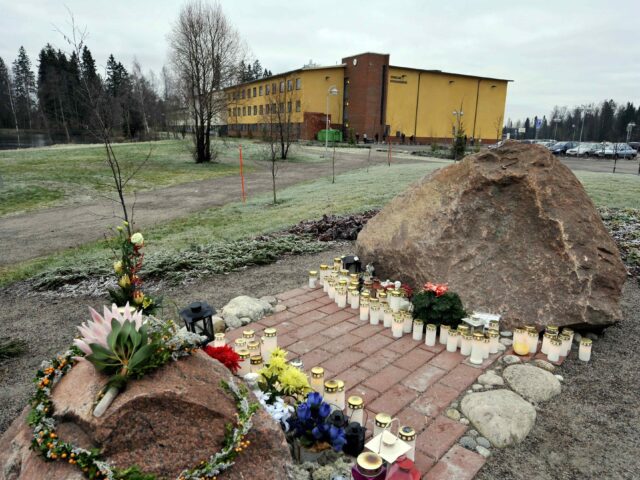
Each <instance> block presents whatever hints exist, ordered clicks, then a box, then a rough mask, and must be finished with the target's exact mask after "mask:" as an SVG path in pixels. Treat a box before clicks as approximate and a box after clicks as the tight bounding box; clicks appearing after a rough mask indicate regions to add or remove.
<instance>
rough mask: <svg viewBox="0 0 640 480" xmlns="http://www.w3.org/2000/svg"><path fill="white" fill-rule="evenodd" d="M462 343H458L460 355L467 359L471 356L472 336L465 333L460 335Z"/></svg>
mask: <svg viewBox="0 0 640 480" xmlns="http://www.w3.org/2000/svg"><path fill="white" fill-rule="evenodd" d="M461 337H462V341H461V342H460V354H461V355H464V356H465V357H468V356H469V355H471V347H472V345H473V335H471V334H470V333H465V334H464V335H461Z"/></svg>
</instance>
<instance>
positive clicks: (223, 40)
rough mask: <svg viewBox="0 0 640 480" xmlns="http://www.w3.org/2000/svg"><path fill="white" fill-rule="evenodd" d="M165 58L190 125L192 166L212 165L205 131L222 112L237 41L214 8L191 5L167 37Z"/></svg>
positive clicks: (238, 54) (194, 1) (197, 1)
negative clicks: (208, 163) (178, 84)
mask: <svg viewBox="0 0 640 480" xmlns="http://www.w3.org/2000/svg"><path fill="white" fill-rule="evenodd" d="M169 42H170V47H169V48H170V58H171V63H172V65H173V68H174V70H175V73H176V76H177V78H178V79H179V81H180V84H181V87H182V89H183V92H184V95H185V98H186V100H187V102H188V105H189V109H190V113H191V119H192V121H193V126H194V135H195V138H194V140H195V152H194V157H195V160H196V162H198V163H201V162H208V161H211V147H210V136H209V134H210V129H211V126H212V122H213V120H214V118H220V117H221V116H222V115H223V114H224V112H225V111H226V108H227V102H226V96H225V95H224V92H223V91H222V89H223V88H225V87H228V86H230V85H232V84H233V83H235V79H236V75H237V67H238V64H239V60H240V59H241V58H242V55H243V51H244V49H243V47H242V44H241V41H240V36H239V35H238V33H237V31H236V30H235V29H234V28H233V27H232V26H231V24H230V23H229V21H228V20H227V18H226V17H225V15H224V13H223V11H222V7H221V6H220V4H219V3H217V2H216V3H213V4H210V3H207V2H205V1H203V0H191V1H189V2H188V3H187V4H185V5H184V6H183V7H182V9H181V10H180V15H179V16H178V20H177V21H176V23H175V24H174V26H173V29H172V32H171V34H170V36H169Z"/></svg>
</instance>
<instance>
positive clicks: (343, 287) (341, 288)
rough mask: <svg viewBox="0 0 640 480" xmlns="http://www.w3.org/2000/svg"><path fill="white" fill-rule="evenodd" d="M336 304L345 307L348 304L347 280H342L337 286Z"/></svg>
mask: <svg viewBox="0 0 640 480" xmlns="http://www.w3.org/2000/svg"><path fill="white" fill-rule="evenodd" d="M335 301H336V304H337V305H338V308H345V307H346V306H347V281H346V280H340V281H339V282H338V286H337V287H336V297H335Z"/></svg>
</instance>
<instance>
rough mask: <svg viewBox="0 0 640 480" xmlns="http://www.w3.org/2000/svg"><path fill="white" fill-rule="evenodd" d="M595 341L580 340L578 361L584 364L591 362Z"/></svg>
mask: <svg viewBox="0 0 640 480" xmlns="http://www.w3.org/2000/svg"><path fill="white" fill-rule="evenodd" d="M592 345H593V341H592V340H591V339H590V338H587V337H582V338H581V339H580V348H579V349H578V359H580V360H581V361H583V362H588V361H589V360H591V347H592Z"/></svg>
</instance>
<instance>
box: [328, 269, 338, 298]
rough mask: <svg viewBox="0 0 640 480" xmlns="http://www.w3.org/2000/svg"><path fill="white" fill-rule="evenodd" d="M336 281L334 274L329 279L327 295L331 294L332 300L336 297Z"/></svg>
mask: <svg viewBox="0 0 640 480" xmlns="http://www.w3.org/2000/svg"><path fill="white" fill-rule="evenodd" d="M336 282H337V279H335V278H334V277H333V275H331V276H330V277H329V278H328V279H327V295H329V298H330V299H331V300H335V299H336Z"/></svg>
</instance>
